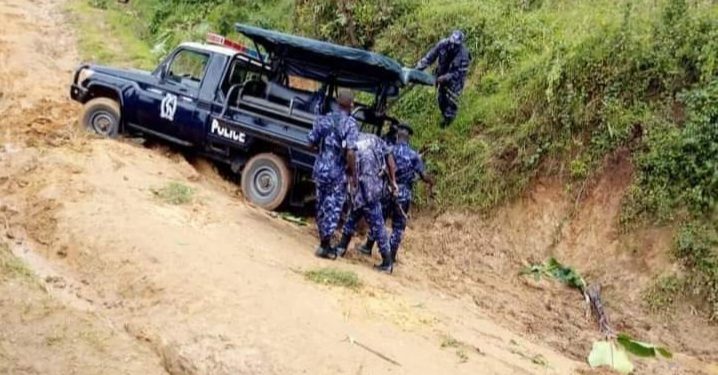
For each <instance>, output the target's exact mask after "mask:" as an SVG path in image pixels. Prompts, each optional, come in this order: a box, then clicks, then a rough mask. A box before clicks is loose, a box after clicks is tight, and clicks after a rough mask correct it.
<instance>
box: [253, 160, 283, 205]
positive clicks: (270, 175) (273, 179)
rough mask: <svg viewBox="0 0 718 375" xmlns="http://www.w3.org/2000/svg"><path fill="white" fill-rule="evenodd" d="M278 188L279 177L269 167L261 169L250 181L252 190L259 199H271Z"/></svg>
mask: <svg viewBox="0 0 718 375" xmlns="http://www.w3.org/2000/svg"><path fill="white" fill-rule="evenodd" d="M278 186H279V175H278V174H277V172H276V171H275V170H274V169H272V168H269V167H261V168H259V169H258V170H257V172H255V173H254V178H253V179H252V190H254V192H255V194H256V195H258V196H259V197H261V198H263V199H266V198H271V197H272V196H274V195H275V194H276V192H277V187H278Z"/></svg>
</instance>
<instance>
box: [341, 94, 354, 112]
mask: <svg viewBox="0 0 718 375" xmlns="http://www.w3.org/2000/svg"><path fill="white" fill-rule="evenodd" d="M337 103H339V107H340V108H341V109H343V110H345V111H347V112H351V111H352V108H353V107H354V92H353V91H352V90H349V89H345V88H341V89H339V92H337Z"/></svg>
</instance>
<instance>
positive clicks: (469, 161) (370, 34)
mask: <svg viewBox="0 0 718 375" xmlns="http://www.w3.org/2000/svg"><path fill="white" fill-rule="evenodd" d="M89 1H90V3H93V4H95V5H97V6H100V7H102V6H110V7H117V5H116V4H114V3H113V2H111V1H109V0H107V1H99V0H89ZM130 7H131V10H130V12H131V13H132V14H133V15H134V17H131V18H132V19H133V20H134V22H135V23H136V25H135V27H133V30H134V31H135V32H136V33H137V34H136V35H137V36H138V37H140V38H141V39H143V40H144V41H146V42H147V43H148V45H150V46H151V47H152V51H153V53H155V55H156V56H159V55H162V54H163V53H164V52H166V51H167V50H168V49H170V48H172V47H173V46H174V45H175V44H176V43H177V42H179V41H181V40H188V39H202V38H203V36H204V34H205V33H206V32H207V31H216V32H220V33H224V34H231V33H232V25H233V24H234V22H246V23H251V24H255V25H258V26H262V27H267V28H274V29H279V30H284V31H288V32H294V33H298V34H303V35H307V36H311V37H316V38H321V39H325V40H330V41H334V42H337V43H342V44H347V45H354V46H358V47H363V48H369V49H374V50H377V51H380V52H382V53H385V54H388V55H390V56H392V57H394V58H396V59H398V60H400V61H402V62H403V63H404V64H405V65H409V66H413V65H414V64H415V63H416V61H417V60H418V59H419V58H420V57H421V55H422V54H423V53H424V52H425V51H426V50H428V49H429V48H430V47H431V45H432V44H433V43H434V42H436V41H438V40H439V39H441V38H442V37H444V36H446V35H447V34H448V33H450V31H451V30H452V29H455V28H459V29H462V30H464V31H465V32H466V33H467V35H468V47H469V48H470V50H471V53H472V55H473V57H474V60H473V65H472V69H471V74H470V76H469V78H468V84H467V88H466V90H465V92H464V95H463V97H462V100H461V111H460V115H459V117H458V118H457V121H456V122H455V123H454V124H453V125H452V128H451V129H449V130H446V131H441V130H440V129H439V127H438V123H439V114H438V111H437V109H436V106H434V105H433V104H434V103H435V98H434V91H433V90H432V89H428V88H416V89H412V90H411V91H409V92H408V93H407V94H406V95H405V96H403V97H402V98H401V100H399V101H398V102H397V103H395V104H394V106H393V108H392V111H393V112H394V114H396V115H398V116H400V117H402V118H403V119H405V120H407V121H408V122H410V123H411V124H412V125H413V126H414V127H415V128H416V129H417V130H418V132H417V134H418V135H417V136H416V137H415V138H416V139H415V140H414V142H415V144H416V146H418V147H420V148H422V149H423V150H424V152H425V158H426V159H427V160H428V164H429V166H430V168H431V169H432V170H433V172H435V173H436V174H437V175H438V181H439V183H438V191H439V195H438V203H439V206H440V207H442V208H444V209H451V208H462V209H464V208H468V209H471V210H485V209H490V208H493V207H496V206H497V205H499V204H501V203H503V202H506V201H507V200H510V199H511V198H513V197H515V196H517V195H518V194H520V193H522V192H523V191H524V190H525V189H526V188H527V187H528V186H529V184H530V182H531V181H532V179H533V178H535V177H536V176H539V175H542V176H546V175H549V176H557V177H559V178H561V179H563V180H565V181H567V188H569V189H571V188H572V187H573V186H579V185H580V184H582V183H583V182H584V181H587V180H590V179H591V177H592V176H594V175H596V174H598V173H603V172H606V173H610V171H601V166H602V165H603V160H604V159H605V157H606V156H608V155H611V154H613V153H615V152H616V151H618V150H629V151H630V152H629V154H630V155H631V158H632V162H633V164H634V166H635V177H634V183H633V186H632V188H631V190H630V193H629V195H628V197H627V198H626V201H625V207H624V215H623V217H624V223H623V224H624V225H625V227H626V228H628V229H630V228H631V227H632V226H636V225H645V224H652V223H667V222H678V223H682V228H683V229H681V230H680V231H679V232H680V233H679V234H678V235H677V242H676V255H677V256H678V259H681V260H682V261H683V262H684V263H685V264H686V265H687V266H689V267H690V268H691V269H693V270H695V271H697V272H692V273H690V276H689V277H687V278H682V279H680V280H673V281H674V283H673V284H671V285H674V284H680V285H682V286H690V287H691V288H692V289H691V290H697V291H698V292H699V293H703V294H705V295H706V296H707V298H708V299H709V300H710V301H711V303H712V311H711V313H712V314H713V316H714V317H718V228H717V226H718V225H717V224H716V220H715V219H716V217H717V216H718V215H716V211H717V205H718V3H716V2H715V1H713V0H690V1H689V0H632V1H628V0H510V1H506V0H424V1H419V0H394V1H391V0H311V1H310V0H295V1H292V0H224V1H208V0H146V1H131V2H130Z"/></svg>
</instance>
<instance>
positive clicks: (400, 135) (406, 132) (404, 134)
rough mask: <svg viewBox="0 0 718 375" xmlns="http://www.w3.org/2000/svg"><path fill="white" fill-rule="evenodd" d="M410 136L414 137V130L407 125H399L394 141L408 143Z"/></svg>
mask: <svg viewBox="0 0 718 375" xmlns="http://www.w3.org/2000/svg"><path fill="white" fill-rule="evenodd" d="M412 135H414V129H412V128H411V126H409V124H399V126H398V127H397V132H396V139H397V140H398V141H399V142H408V141H409V138H411V136H412Z"/></svg>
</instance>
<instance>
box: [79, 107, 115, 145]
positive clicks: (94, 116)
mask: <svg viewBox="0 0 718 375" xmlns="http://www.w3.org/2000/svg"><path fill="white" fill-rule="evenodd" d="M80 122H81V123H82V125H83V126H84V127H85V128H87V129H89V130H91V131H93V132H94V133H96V134H98V135H101V136H103V137H107V138H115V137H117V134H119V132H120V105H119V104H118V103H117V102H116V101H114V100H112V99H109V98H95V99H92V100H90V101H88V102H87V103H85V106H84V107H83V109H82V115H81V116H80Z"/></svg>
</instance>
